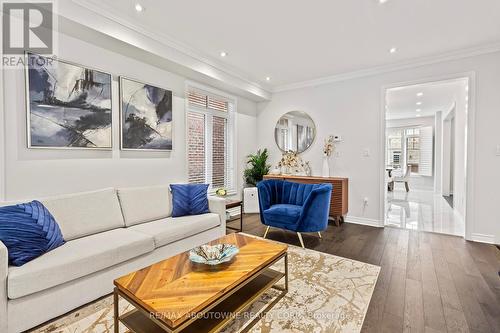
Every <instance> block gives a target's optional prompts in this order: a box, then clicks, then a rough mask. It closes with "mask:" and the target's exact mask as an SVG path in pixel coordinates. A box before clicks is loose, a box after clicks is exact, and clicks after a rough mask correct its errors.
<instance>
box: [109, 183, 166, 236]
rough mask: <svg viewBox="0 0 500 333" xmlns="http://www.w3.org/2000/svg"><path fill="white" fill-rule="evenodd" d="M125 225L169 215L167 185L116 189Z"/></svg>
mask: <svg viewBox="0 0 500 333" xmlns="http://www.w3.org/2000/svg"><path fill="white" fill-rule="evenodd" d="M118 198H119V199H120V204H121V206H122V212H123V217H124V219H125V225H126V226H127V227H129V226H132V225H136V224H139V223H144V222H149V221H154V220H159V219H163V218H166V217H169V216H170V215H171V214H172V195H171V193H170V188H169V187H168V185H164V186H148V187H133V188H121V189H118Z"/></svg>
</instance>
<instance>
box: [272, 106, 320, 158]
mask: <svg viewBox="0 0 500 333" xmlns="http://www.w3.org/2000/svg"><path fill="white" fill-rule="evenodd" d="M315 136H316V126H314V121H313V120H312V119H311V117H309V115H308V114H307V113H305V112H302V111H290V112H288V113H285V114H284V115H283V116H281V118H280V119H279V120H278V123H276V127H275V129H274V139H275V140H276V144H277V145H278V147H279V149H281V150H282V151H284V152H286V151H290V150H291V151H294V152H296V153H302V152H304V151H306V150H307V149H308V148H309V147H311V145H312V143H313V141H314V137H315Z"/></svg>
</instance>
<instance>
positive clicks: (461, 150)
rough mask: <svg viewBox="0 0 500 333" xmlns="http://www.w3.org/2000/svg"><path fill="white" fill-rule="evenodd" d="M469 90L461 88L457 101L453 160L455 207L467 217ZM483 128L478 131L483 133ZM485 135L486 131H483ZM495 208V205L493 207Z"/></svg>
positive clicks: (461, 214)
mask: <svg viewBox="0 0 500 333" xmlns="http://www.w3.org/2000/svg"><path fill="white" fill-rule="evenodd" d="M466 96H467V92H466V91H465V87H464V89H461V91H460V92H459V94H458V96H457V100H456V101H455V102H456V104H455V133H454V141H453V147H454V154H453V156H454V161H453V208H454V209H455V210H456V211H457V212H458V213H459V214H460V216H462V217H465V193H466V182H465V180H466V157H467V149H466V148H465V145H466V143H467V140H466V127H467V106H466V105H467V102H466ZM481 133H482V130H479V131H478V134H479V135H481ZM483 135H484V133H483ZM491 208H493V207H491Z"/></svg>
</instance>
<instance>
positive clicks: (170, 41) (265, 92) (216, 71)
mask: <svg viewBox="0 0 500 333" xmlns="http://www.w3.org/2000/svg"><path fill="white" fill-rule="evenodd" d="M71 3H73V4H76V5H77V6H80V7H82V8H84V9H87V10H89V11H91V12H92V13H94V14H96V15H97V16H98V17H102V18H104V19H107V20H109V21H110V22H112V23H114V24H117V25H120V26H123V27H125V28H127V29H129V30H130V31H133V32H135V33H137V34H139V35H142V36H144V37H146V38H149V39H151V40H153V41H155V42H157V43H159V44H161V45H163V46H166V47H168V48H170V49H172V50H175V51H176V52H178V53H180V54H182V55H183V56H185V57H189V58H190V59H192V60H194V61H196V62H199V63H201V64H202V65H204V67H208V68H209V69H206V68H205V69H204V70H199V68H200V67H201V66H200V65H201V64H199V63H198V65H197V64H190V65H191V66H186V67H189V68H191V69H192V70H194V71H198V72H199V73H200V74H203V75H208V76H211V77H212V78H214V79H217V80H221V77H222V76H229V77H231V78H232V81H239V83H240V84H239V85H240V87H238V88H240V89H244V90H246V91H248V92H250V93H252V94H255V95H257V96H258V97H260V98H263V99H264V100H266V99H270V96H271V89H270V88H269V87H267V86H263V85H261V84H260V83H258V82H256V81H255V80H252V79H251V78H250V77H249V76H248V74H246V73H243V72H241V71H239V70H237V69H236V68H233V67H231V66H228V65H227V64H223V63H221V62H218V61H215V60H214V59H212V58H209V57H207V56H206V55H205V54H203V52H201V51H199V50H196V49H194V48H192V47H190V46H188V45H186V44H184V43H182V42H180V41H178V40H175V39H174V38H172V37H171V36H168V35H166V34H164V33H160V32H154V31H151V30H150V29H148V28H147V27H145V26H143V25H140V24H137V23H132V22H131V20H130V19H127V18H124V17H121V16H119V15H117V14H115V12H113V10H112V9H111V8H110V6H109V5H107V4H106V3H105V2H102V1H100V2H97V1H94V0H72V1H71ZM61 7H64V6H61V5H60V6H59V8H61ZM66 7H67V5H66ZM59 14H61V15H64V13H63V11H61V12H60V13H59ZM68 18H70V19H74V17H68ZM80 23H84V22H82V21H80ZM89 27H90V28H92V26H89ZM101 32H103V31H101ZM104 33H105V32H104ZM115 38H116V37H115ZM137 44H138V45H140V44H142V43H141V41H140V40H137ZM160 56H161V55H160ZM192 60H191V63H192V62H193V61H192ZM180 65H183V66H185V65H184V64H180ZM242 87H243V88H242Z"/></svg>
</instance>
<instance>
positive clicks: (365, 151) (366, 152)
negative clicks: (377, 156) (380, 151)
mask: <svg viewBox="0 0 500 333" xmlns="http://www.w3.org/2000/svg"><path fill="white" fill-rule="evenodd" d="M363 156H364V157H370V149H368V148H365V149H363Z"/></svg>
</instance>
